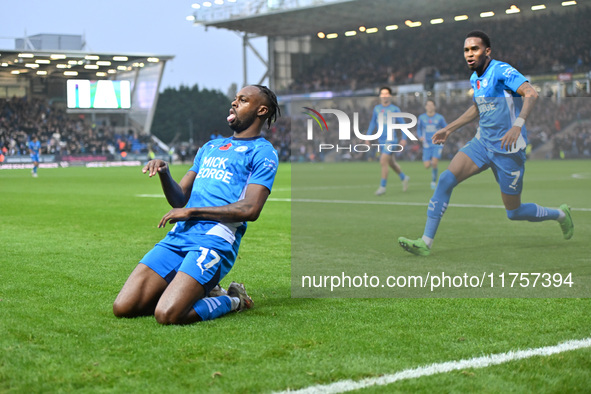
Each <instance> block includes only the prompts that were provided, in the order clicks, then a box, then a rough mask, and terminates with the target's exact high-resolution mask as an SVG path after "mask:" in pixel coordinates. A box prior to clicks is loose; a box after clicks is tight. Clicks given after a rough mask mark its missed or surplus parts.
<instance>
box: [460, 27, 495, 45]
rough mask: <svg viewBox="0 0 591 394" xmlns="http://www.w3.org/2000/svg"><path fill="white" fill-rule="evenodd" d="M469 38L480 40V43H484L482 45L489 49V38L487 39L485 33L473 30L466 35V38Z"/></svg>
mask: <svg viewBox="0 0 591 394" xmlns="http://www.w3.org/2000/svg"><path fill="white" fill-rule="evenodd" d="M469 37H477V38H480V39H481V40H482V42H483V43H484V45H485V46H486V47H487V48H490V38H489V37H488V35H487V34H486V33H485V32H483V31H480V30H473V31H471V32H470V33H468V34H467V35H466V38H469Z"/></svg>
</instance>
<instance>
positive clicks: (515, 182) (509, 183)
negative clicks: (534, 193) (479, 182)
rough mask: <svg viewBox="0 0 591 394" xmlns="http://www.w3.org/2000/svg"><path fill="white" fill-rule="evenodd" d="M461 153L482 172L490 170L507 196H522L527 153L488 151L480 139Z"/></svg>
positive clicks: (472, 142) (468, 145) (464, 148)
mask: <svg viewBox="0 0 591 394" xmlns="http://www.w3.org/2000/svg"><path fill="white" fill-rule="evenodd" d="M460 152H464V153H465V154H466V155H468V157H469V158H470V159H472V161H473V162H474V163H475V164H476V165H477V166H478V168H480V170H481V171H484V170H486V169H487V168H489V167H490V169H491V170H492V171H493V173H494V174H495V179H496V180H497V183H498V184H499V186H500V187H501V192H503V193H505V194H511V195H517V194H521V189H522V188H523V174H524V173H525V151H524V150H520V151H518V152H515V153H498V152H495V151H492V150H490V149H487V148H486V146H485V145H484V144H483V143H482V142H481V141H480V140H479V139H478V138H472V140H470V142H468V143H467V144H466V145H465V146H464V147H463V148H462V149H460Z"/></svg>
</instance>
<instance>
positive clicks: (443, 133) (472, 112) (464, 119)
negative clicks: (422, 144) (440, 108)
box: [431, 103, 478, 144]
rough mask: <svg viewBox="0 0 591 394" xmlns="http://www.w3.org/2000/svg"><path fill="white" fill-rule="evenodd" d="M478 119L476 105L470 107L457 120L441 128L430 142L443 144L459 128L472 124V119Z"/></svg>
mask: <svg viewBox="0 0 591 394" xmlns="http://www.w3.org/2000/svg"><path fill="white" fill-rule="evenodd" d="M477 117H478V107H477V106H476V103H474V105H472V106H471V107H470V108H468V109H467V110H466V112H464V113H463V114H462V115H460V117H459V118H457V119H456V120H454V121H453V122H451V123H450V124H448V125H447V126H445V127H444V128H442V129H441V130H439V131H437V132H436V133H435V134H433V137H432V138H431V140H432V141H433V143H434V144H443V143H444V142H445V140H447V137H449V135H450V134H451V133H453V132H454V131H456V130H457V129H459V128H460V127H462V126H464V125H467V124H468V123H470V122H472V121H473V120H474V119H476V118H477Z"/></svg>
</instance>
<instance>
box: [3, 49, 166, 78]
mask: <svg viewBox="0 0 591 394" xmlns="http://www.w3.org/2000/svg"><path fill="white" fill-rule="evenodd" d="M172 58H173V56H169V55H153V54H114V53H94V52H83V51H63V50H57V51H38V50H28V49H21V50H16V49H4V50H3V49H0V78H1V77H10V78H14V77H18V76H25V77H35V76H41V77H50V76H53V77H64V78H69V77H72V76H75V77H80V78H87V79H101V78H107V77H109V76H111V75H112V74H115V75H116V74H117V73H119V72H122V71H130V70H133V69H134V68H138V67H144V66H145V65H147V64H150V63H157V62H162V61H167V60H170V59H172Z"/></svg>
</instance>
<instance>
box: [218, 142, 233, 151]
mask: <svg viewBox="0 0 591 394" xmlns="http://www.w3.org/2000/svg"><path fill="white" fill-rule="evenodd" d="M231 146H232V143H231V142H228V143H227V144H226V145H224V146H220V150H228V149H230V147H231Z"/></svg>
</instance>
